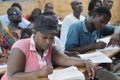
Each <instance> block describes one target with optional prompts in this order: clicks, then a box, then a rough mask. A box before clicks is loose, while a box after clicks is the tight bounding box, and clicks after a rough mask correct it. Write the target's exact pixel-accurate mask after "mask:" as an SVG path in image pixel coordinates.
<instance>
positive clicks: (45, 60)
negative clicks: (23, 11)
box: [1, 14, 95, 80]
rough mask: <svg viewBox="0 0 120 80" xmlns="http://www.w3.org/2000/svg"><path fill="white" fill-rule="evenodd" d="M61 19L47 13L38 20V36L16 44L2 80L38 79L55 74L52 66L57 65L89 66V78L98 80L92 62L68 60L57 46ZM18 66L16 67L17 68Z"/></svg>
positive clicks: (34, 35) (75, 59)
mask: <svg viewBox="0 0 120 80" xmlns="http://www.w3.org/2000/svg"><path fill="white" fill-rule="evenodd" d="M57 26H58V20H57V17H56V16H55V15H54V14H53V15H52V14H51V15H48V14H46V15H45V14H44V15H41V16H39V17H38V18H37V20H36V21H35V26H34V29H35V31H36V32H35V33H34V34H33V35H32V36H31V38H27V39H21V40H19V41H17V42H16V43H15V44H14V45H13V47H12V49H11V54H10V56H9V58H8V64H7V67H8V68H7V71H6V73H5V74H4V75H3V77H2V78H1V80H18V79H19V80H37V79H39V78H43V77H47V76H48V75H49V74H51V73H52V72H53V66H52V64H56V65H58V66H63V67H67V66H73V65H74V66H78V67H82V66H86V69H87V72H88V74H89V78H92V79H93V78H94V77H95V69H94V68H95V67H94V65H93V64H92V62H90V61H89V60H82V59H79V58H73V57H68V56H67V55H65V54H61V53H60V52H59V51H58V50H56V48H55V47H54V44H53V42H54V36H55V35H56V34H57V33H58V30H57ZM16 65H17V66H16Z"/></svg>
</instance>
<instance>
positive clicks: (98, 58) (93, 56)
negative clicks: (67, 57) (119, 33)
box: [79, 52, 112, 63]
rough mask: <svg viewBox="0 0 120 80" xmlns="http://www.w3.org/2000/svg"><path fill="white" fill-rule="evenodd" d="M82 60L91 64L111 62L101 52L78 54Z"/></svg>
mask: <svg viewBox="0 0 120 80" xmlns="http://www.w3.org/2000/svg"><path fill="white" fill-rule="evenodd" d="M79 56H80V57H81V58H82V59H90V60H91V61H92V62H93V63H112V60H111V59H110V58H109V57H108V56H106V55H105V54H103V53H102V52H93V53H89V54H80V55H79Z"/></svg>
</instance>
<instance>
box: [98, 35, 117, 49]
mask: <svg viewBox="0 0 120 80" xmlns="http://www.w3.org/2000/svg"><path fill="white" fill-rule="evenodd" d="M110 39H111V36H108V37H104V38H100V39H97V42H99V41H103V42H105V43H106V44H108V43H109V41H110ZM117 49H119V47H118V46H117V45H116V46H112V45H111V46H108V47H105V48H104V49H96V51H105V50H117Z"/></svg>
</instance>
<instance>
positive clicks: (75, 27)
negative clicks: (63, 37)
mask: <svg viewBox="0 0 120 80" xmlns="http://www.w3.org/2000/svg"><path fill="white" fill-rule="evenodd" d="M110 18H111V13H110V11H109V10H108V9H107V8H106V7H98V8H97V9H96V10H95V12H94V14H93V15H92V16H91V17H90V18H88V19H87V20H86V21H82V22H76V23H74V24H72V25H71V26H70V29H69V32H68V35H67V42H66V46H65V50H68V51H77V52H79V53H85V52H87V51H90V50H94V49H100V48H104V47H106V43H104V42H101V41H100V42H96V39H97V30H100V29H102V28H103V27H104V25H106V24H107V22H108V21H109V20H110ZM105 72H106V71H104V72H103V73H101V75H104V77H102V76H101V77H99V76H98V78H99V79H100V80H106V78H105V76H109V77H107V79H108V78H109V79H108V80H120V78H118V77H117V76H115V75H114V74H113V73H111V72H108V71H107V73H108V74H109V75H107V74H106V73H105ZM104 73H105V74H104Z"/></svg>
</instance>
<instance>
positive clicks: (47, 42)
mask: <svg viewBox="0 0 120 80" xmlns="http://www.w3.org/2000/svg"><path fill="white" fill-rule="evenodd" d="M54 36H55V35H54V34H48V35H44V34H42V33H40V32H39V31H37V32H36V33H35V44H36V45H37V46H38V47H39V48H41V49H44V50H46V49H48V48H49V47H50V46H51V45H52V43H53V42H54Z"/></svg>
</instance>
